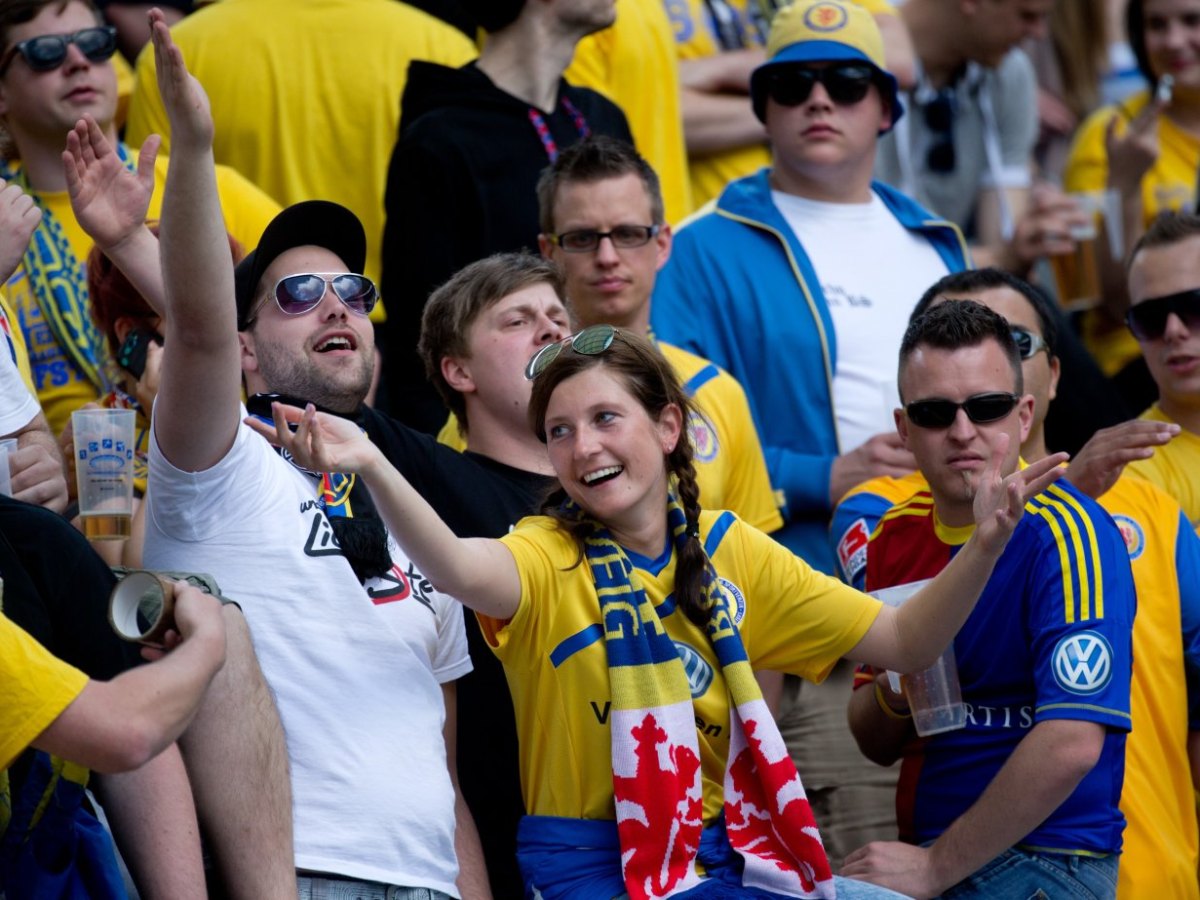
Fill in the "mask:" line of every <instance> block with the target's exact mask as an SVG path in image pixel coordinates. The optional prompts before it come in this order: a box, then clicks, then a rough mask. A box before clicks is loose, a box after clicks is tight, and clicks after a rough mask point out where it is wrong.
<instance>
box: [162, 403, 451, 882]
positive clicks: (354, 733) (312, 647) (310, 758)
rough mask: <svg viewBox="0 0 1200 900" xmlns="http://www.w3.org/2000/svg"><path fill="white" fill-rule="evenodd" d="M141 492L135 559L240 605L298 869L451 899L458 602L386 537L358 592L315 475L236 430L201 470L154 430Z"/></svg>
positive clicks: (256, 438)
mask: <svg viewBox="0 0 1200 900" xmlns="http://www.w3.org/2000/svg"><path fill="white" fill-rule="evenodd" d="M245 414H246V411H245V409H243V410H242V415H243V416H244V415H245ZM147 497H148V501H147V502H148V504H149V508H148V515H147V519H146V547H145V564H146V565H147V566H148V567H150V568H164V569H183V570H189V571H196V572H207V573H210V574H212V575H214V576H215V577H216V579H217V581H218V583H219V584H220V586H221V591H222V593H223V594H225V596H227V597H229V598H231V599H233V600H236V601H237V602H238V603H239V604H240V605H241V607H242V609H243V610H244V612H245V615H246V620H247V622H248V623H249V626H250V631H251V634H252V636H253V639H254V646H255V650H256V652H257V655H258V660H259V663H260V665H261V666H262V670H263V673H264V675H265V676H266V679H267V682H268V683H269V684H270V686H271V689H272V690H273V691H274V693H275V700H276V704H277V705H278V707H279V712H280V716H281V717H282V719H283V726H284V730H285V731H286V734H287V743H288V754H289V757H290V760H291V769H292V791H293V796H294V803H295V845H296V867H297V868H298V869H308V870H313V871H317V872H331V873H335V874H340V875H344V876H348V877H352V878H359V879H365V880H370V881H380V882H384V883H387V884H397V885H404V886H411V887H427V888H432V889H434V890H439V891H444V892H445V893H447V894H450V895H451V896H454V897H457V896H458V895H459V894H458V890H457V888H456V887H455V883H454V882H455V879H456V877H457V874H458V864H457V859H456V856H455V853H454V824H455V820H454V791H453V788H452V786H451V783H450V779H449V774H448V771H447V768H446V754H445V743H444V741H443V737H442V726H443V724H444V721H445V707H444V703H443V696H442V685H443V684H445V683H447V682H450V681H453V680H454V679H456V678H459V677H461V676H463V675H465V674H466V673H467V672H469V671H470V670H471V662H470V657H469V656H468V653H467V643H466V635H465V632H464V631H463V620H462V615H463V614H462V607H461V606H460V605H459V603H458V602H457V601H456V600H454V599H452V598H450V597H448V596H446V595H445V594H441V593H439V592H438V591H436V590H435V589H434V588H433V586H432V585H431V584H430V583H429V581H428V580H427V579H425V578H424V577H423V576H422V575H421V574H420V573H419V572H417V571H416V569H415V567H414V566H413V564H412V563H411V562H410V561H409V560H408V558H407V557H406V556H405V555H404V554H403V553H402V552H401V551H400V549H399V547H398V546H397V545H396V543H395V541H393V540H392V539H391V538H390V536H389V548H390V550H391V554H392V560H393V562H394V563H395V566H394V567H393V569H392V575H391V577H390V578H385V579H372V580H370V581H368V582H367V584H366V586H365V589H364V586H363V584H362V583H360V582H359V580H358V578H357V577H356V576H355V575H354V572H353V570H352V569H351V568H350V564H349V563H348V562H347V561H346V558H345V557H344V556H342V555H341V552H340V551H339V550H338V548H337V545H336V542H335V541H334V538H333V532H332V530H331V528H330V525H329V521H328V519H326V517H325V514H324V513H323V512H322V511H321V510H320V509H319V508H318V506H317V502H316V480H315V479H314V477H313V476H311V475H308V474H306V473H304V472H302V471H300V470H299V469H297V468H296V467H295V466H293V465H292V464H291V463H289V462H287V461H285V460H284V459H283V458H282V457H280V456H279V455H278V454H277V453H276V452H275V450H274V449H273V448H272V447H271V446H270V445H269V444H268V443H267V442H266V441H265V440H263V439H262V438H261V437H259V436H258V435H256V434H254V433H253V432H252V431H250V430H249V428H247V427H246V426H245V425H241V426H239V428H238V433H237V438H236V440H235V441H234V444H233V447H232V448H231V449H230V451H229V453H228V454H226V456H225V458H224V459H222V460H221V461H220V462H219V463H217V464H216V465H215V466H213V467H212V468H210V469H208V470H206V471H204V472H196V473H188V472H183V471H180V470H179V469H177V468H175V467H174V466H172V465H171V464H170V463H169V462H167V460H166V459H165V458H164V456H163V455H162V451H161V450H160V449H159V446H158V443H157V441H154V440H153V439H152V440H151V447H150V480H149V489H148V491H147Z"/></svg>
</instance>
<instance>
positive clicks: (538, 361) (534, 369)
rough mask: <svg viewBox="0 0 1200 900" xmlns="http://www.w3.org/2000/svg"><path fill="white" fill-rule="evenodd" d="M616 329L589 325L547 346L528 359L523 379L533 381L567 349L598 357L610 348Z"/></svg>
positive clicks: (609, 326) (607, 326)
mask: <svg viewBox="0 0 1200 900" xmlns="http://www.w3.org/2000/svg"><path fill="white" fill-rule="evenodd" d="M616 336H617V329H616V328H614V327H613V326H612V325H589V326H588V327H587V328H584V329H583V330H582V331H577V332H575V334H569V335H567V336H566V337H565V338H563V339H562V340H561V341H555V342H554V343H553V344H547V345H546V346H545V347H543V348H542V349H541V350H539V351H538V352H537V353H535V354H533V356H531V357H530V358H529V362H528V363H527V364H526V366H525V377H526V378H528V379H529V380H531V381H532V380H533V379H534V378H537V377H538V376H539V375H541V374H542V373H543V372H545V371H546V369H547V368H549V366H550V364H551V363H552V362H554V361H555V360H556V359H558V357H559V355H560V354H561V353H562V352H563V350H565V349H566V348H567V347H570V348H571V349H572V350H574V351H575V352H576V353H582V354H583V355H584V356H599V355H600V354H601V353H603V352H604V351H605V350H607V349H608V348H609V347H611V346H612V342H613V339H614V338H616Z"/></svg>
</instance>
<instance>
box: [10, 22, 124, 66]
mask: <svg viewBox="0 0 1200 900" xmlns="http://www.w3.org/2000/svg"><path fill="white" fill-rule="evenodd" d="M71 44H74V45H75V46H76V47H78V48H79V52H80V53H82V54H83V55H84V56H86V57H87V58H88V60H89V61H91V62H94V63H98V62H104V61H105V60H106V59H109V58H110V57H111V56H112V55H113V53H115V52H116V50H117V29H115V28H113V27H112V26H111V25H97V26H95V27H94V28H84V29H81V30H80V31H76V32H75V33H74V34H42V35H38V36H37V37H31V38H29V39H28V40H24V41H19V42H17V43H16V44H14V45H13V46H12V47H10V48H9V50H8V52H7V53H5V54H4V59H3V61H0V75H3V74H4V73H5V72H7V71H8V67H9V65H11V64H12V61H13V59H14V57H16V55H17V54H18V53H19V54H20V55H21V56H23V57H24V58H25V64H26V65H27V66H29V68H30V69H32V70H33V71H34V72H50V71H52V70H54V69H57V68H58V67H59V66H61V65H62V64H63V62H64V61H65V60H66V58H67V47H68V46H70V45H71Z"/></svg>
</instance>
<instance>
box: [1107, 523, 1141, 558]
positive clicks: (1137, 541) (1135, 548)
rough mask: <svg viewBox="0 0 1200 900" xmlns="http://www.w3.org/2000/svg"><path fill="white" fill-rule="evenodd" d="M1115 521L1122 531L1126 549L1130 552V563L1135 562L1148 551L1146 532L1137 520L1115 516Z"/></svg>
mask: <svg viewBox="0 0 1200 900" xmlns="http://www.w3.org/2000/svg"><path fill="white" fill-rule="evenodd" d="M1113 521H1114V522H1116V523H1117V528H1119V529H1120V530H1121V537H1122V538H1124V539H1125V549H1126V550H1128V551H1129V561H1130V562H1133V560H1135V559H1137V558H1138V557H1139V556H1141V555H1142V551H1143V550H1145V549H1146V532H1145V531H1143V530H1142V526H1141V525H1140V524H1138V521H1137V519H1131V518H1130V517H1129V516H1113Z"/></svg>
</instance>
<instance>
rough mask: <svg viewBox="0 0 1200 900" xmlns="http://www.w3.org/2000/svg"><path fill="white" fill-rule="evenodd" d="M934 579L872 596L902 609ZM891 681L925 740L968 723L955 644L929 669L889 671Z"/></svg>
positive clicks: (873, 592)
mask: <svg viewBox="0 0 1200 900" xmlns="http://www.w3.org/2000/svg"><path fill="white" fill-rule="evenodd" d="M931 580H932V579H928V578H927V579H925V580H924V581H911V582H909V583H908V584H898V585H895V586H894V587H889V588H880V589H879V590H876V591H871V596H872V597H874V598H875V599H876V600H879V601H880V602H882V603H886V604H887V605H888V606H901V605H903V604H904V602H905V601H906V600H907V599H908V598H909V597H911V596H912V595H913V594H915V593H916V592H917V591H919V590H921V588H923V587H925V585H927V584H929V582H930V581H931ZM888 681H889V683H890V685H891V687H892V690H893V691H897V692H898V691H900V690H901V688H903V690H904V696H905V697H906V698H907V699H908V706H909V709H910V710H912V717H913V726H914V727H915V728H916V729H917V734H919V735H920V736H921V737H927V736H928V735H931V734H940V733H941V732H943V731H953V730H955V729H956V728H962V727H963V726H964V725H966V724H967V708H966V707H965V706H964V705H963V702H962V687H961V685H960V684H959V681H958V666H957V665H956V664H955V661H954V644H953V643H951V644H950V646H949V647H947V648H946V649H945V651H943V653H942V655H941V656H940V657H938V660H937V662H935V663H934V664H933V665H932V666H930V667H929V668H928V669H925V670H923V671H921V672H913V673H911V674H909V675H903V676H901V675H899V674H897V673H896V672H888Z"/></svg>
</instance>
